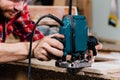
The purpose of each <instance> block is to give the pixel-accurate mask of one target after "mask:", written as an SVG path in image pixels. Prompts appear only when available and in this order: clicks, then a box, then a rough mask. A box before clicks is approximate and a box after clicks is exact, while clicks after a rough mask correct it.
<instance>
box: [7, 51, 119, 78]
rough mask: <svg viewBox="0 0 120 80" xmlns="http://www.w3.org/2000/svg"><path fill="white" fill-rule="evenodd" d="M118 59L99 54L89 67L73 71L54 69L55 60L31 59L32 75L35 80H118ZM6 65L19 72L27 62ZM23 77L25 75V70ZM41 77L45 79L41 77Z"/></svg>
mask: <svg viewBox="0 0 120 80" xmlns="http://www.w3.org/2000/svg"><path fill="white" fill-rule="evenodd" d="M115 54H117V55H115ZM119 57H120V54H119V53H116V52H115V53H114V52H112V53H109V54H108V53H106V54H105V53H104V54H103V53H102V52H100V54H98V56H97V57H96V61H95V63H93V64H92V66H91V67H86V68H82V69H74V70H72V69H66V68H59V67H56V66H55V60H51V61H47V62H46V61H39V60H37V59H32V71H33V72H32V75H34V76H33V79H35V80H40V79H41V80H56V79H57V80H88V79H89V80H120V76H119V75H120V60H119ZM101 59H102V60H101ZM7 65H9V66H10V65H12V67H13V68H14V69H13V68H12V69H13V70H15V69H16V70H17V71H18V72H19V71H21V69H19V68H25V69H27V66H28V60H24V61H19V62H10V63H8V64H7ZM17 67H18V68H17ZM7 68H8V67H7ZM12 69H11V70H12ZM16 70H15V71H16ZM22 70H23V69H22ZM24 71H25V70H23V72H24ZM33 73H34V74H33ZM22 74H23V73H22ZM35 74H36V75H35ZM25 75H27V70H26V74H25ZM38 75H39V76H38ZM43 75H44V76H46V77H41V76H43ZM35 76H36V77H35ZM34 77H35V78H34ZM64 77H65V79H64ZM25 80H27V79H25Z"/></svg>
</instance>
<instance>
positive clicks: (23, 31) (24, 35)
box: [0, 5, 44, 42]
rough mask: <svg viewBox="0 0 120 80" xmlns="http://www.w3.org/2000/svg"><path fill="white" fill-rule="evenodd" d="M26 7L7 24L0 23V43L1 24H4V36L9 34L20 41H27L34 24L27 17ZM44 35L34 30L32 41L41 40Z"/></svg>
mask: <svg viewBox="0 0 120 80" xmlns="http://www.w3.org/2000/svg"><path fill="white" fill-rule="evenodd" d="M29 15H30V14H29V11H28V6H27V5H25V7H24V10H23V11H22V12H20V13H18V14H17V15H16V16H15V17H13V18H12V19H11V20H9V21H8V22H5V21H4V22H0V42H2V41H3V24H5V26H4V27H5V33H6V34H5V35H6V37H8V35H9V34H10V33H13V34H14V35H16V36H18V37H19V38H20V40H21V41H29V40H30V36H31V33H32V30H33V28H34V22H33V21H32V20H31V19H30V17H29ZM43 37H44V35H43V34H42V33H41V32H40V31H38V30H36V31H35V34H34V37H33V40H34V41H35V40H39V39H41V38H43Z"/></svg>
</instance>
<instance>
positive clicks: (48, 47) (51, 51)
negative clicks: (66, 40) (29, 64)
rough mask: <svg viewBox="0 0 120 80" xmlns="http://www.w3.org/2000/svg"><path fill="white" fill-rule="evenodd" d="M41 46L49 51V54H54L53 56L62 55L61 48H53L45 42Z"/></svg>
mask: <svg viewBox="0 0 120 80" xmlns="http://www.w3.org/2000/svg"><path fill="white" fill-rule="evenodd" d="M43 48H44V49H45V50H46V51H47V52H48V53H50V54H51V55H54V56H58V57H62V55H63V51H62V50H59V49H57V48H54V47H51V46H50V45H49V44H47V43H46V44H45V45H44V46H43Z"/></svg>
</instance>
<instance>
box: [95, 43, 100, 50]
mask: <svg viewBox="0 0 120 80" xmlns="http://www.w3.org/2000/svg"><path fill="white" fill-rule="evenodd" d="M95 48H96V49H97V50H100V49H102V43H100V42H99V43H98V45H96V46H95Z"/></svg>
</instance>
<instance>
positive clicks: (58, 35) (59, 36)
mask: <svg viewBox="0 0 120 80" xmlns="http://www.w3.org/2000/svg"><path fill="white" fill-rule="evenodd" d="M54 36H56V37H58V38H64V35H62V34H59V33H56V34H52V35H49V36H48V37H54Z"/></svg>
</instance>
